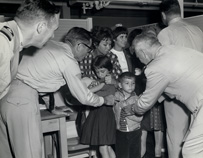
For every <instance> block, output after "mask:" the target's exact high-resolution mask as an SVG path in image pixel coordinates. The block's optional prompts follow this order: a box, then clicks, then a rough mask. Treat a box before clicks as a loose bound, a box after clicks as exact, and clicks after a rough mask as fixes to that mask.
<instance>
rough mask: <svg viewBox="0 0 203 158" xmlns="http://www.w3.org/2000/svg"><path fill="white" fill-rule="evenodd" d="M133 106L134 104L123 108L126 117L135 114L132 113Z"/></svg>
mask: <svg viewBox="0 0 203 158" xmlns="http://www.w3.org/2000/svg"><path fill="white" fill-rule="evenodd" d="M133 106H135V104H130V105H127V106H125V107H123V109H124V110H125V113H126V116H131V115H134V114H135V112H134V111H133V109H134V108H133Z"/></svg>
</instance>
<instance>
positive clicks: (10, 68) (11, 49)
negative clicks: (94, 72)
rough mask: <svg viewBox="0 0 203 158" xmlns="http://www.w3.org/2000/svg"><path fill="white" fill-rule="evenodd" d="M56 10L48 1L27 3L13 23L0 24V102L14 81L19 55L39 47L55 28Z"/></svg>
mask: <svg viewBox="0 0 203 158" xmlns="http://www.w3.org/2000/svg"><path fill="white" fill-rule="evenodd" d="M58 21H59V8H58V7H56V6H55V5H54V4H52V3H50V2H49V1H47V0H45V1H40V0H34V1H31V0H27V1H25V2H24V3H23V4H22V5H21V6H20V7H19V8H18V10H17V13H16V16H15V17H14V20H12V21H8V22H4V23H0V29H1V30H0V99H1V98H2V97H4V96H5V95H6V93H7V92H8V90H9V85H10V82H11V81H12V79H14V78H15V75H16V73H17V68H18V62H19V52H20V51H21V50H22V49H23V48H27V47H29V46H36V47H42V46H43V45H44V44H45V43H46V42H47V41H48V40H49V39H50V38H51V37H53V35H54V31H55V30H56V29H57V28H58Z"/></svg>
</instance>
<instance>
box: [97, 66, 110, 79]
mask: <svg viewBox="0 0 203 158" xmlns="http://www.w3.org/2000/svg"><path fill="white" fill-rule="evenodd" d="M95 72H96V74H97V76H98V77H99V78H100V79H104V78H105V77H106V76H107V75H109V70H108V69H106V68H99V69H96V70H95Z"/></svg>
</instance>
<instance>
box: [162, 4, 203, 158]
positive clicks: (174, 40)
mask: <svg viewBox="0 0 203 158" xmlns="http://www.w3.org/2000/svg"><path fill="white" fill-rule="evenodd" d="M160 11H161V15H162V20H163V23H164V24H166V25H167V26H168V27H166V28H165V29H163V30H162V31H161V32H160V33H159V34H158V39H159V41H160V43H161V44H162V45H178V46H184V47H188V48H192V49H195V50H197V51H199V52H203V33H202V31H201V30H200V29H199V28H198V27H197V26H194V25H192V24H190V23H187V22H185V21H184V20H183V19H182V18H181V10H180V6H179V3H178V1H176V0H166V1H163V2H162V3H161V5H160ZM164 105H165V106H164V108H165V115H166V123H167V135H166V136H167V147H168V155H169V158H179V157H181V149H182V144H183V142H182V141H183V138H184V136H185V134H186V131H187V129H188V125H189V112H188V110H187V109H186V108H185V107H184V105H182V103H179V102H177V101H176V100H170V101H167V100H165V102H164ZM177 120H178V121H177Z"/></svg>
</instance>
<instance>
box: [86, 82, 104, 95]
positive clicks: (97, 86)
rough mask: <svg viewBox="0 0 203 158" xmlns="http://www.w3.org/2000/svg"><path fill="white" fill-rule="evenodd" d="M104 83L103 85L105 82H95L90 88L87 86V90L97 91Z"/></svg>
mask: <svg viewBox="0 0 203 158" xmlns="http://www.w3.org/2000/svg"><path fill="white" fill-rule="evenodd" d="M104 85H105V83H99V84H97V85H95V86H93V87H91V88H89V87H88V88H89V90H90V91H91V92H93V93H94V92H97V91H99V90H101V89H102V88H103V87H104Z"/></svg>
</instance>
